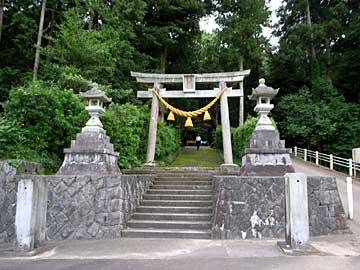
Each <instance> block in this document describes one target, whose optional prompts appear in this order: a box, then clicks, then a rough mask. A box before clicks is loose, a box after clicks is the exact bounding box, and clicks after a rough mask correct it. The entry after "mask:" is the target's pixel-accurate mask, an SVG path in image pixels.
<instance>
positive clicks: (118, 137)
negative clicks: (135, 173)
mask: <svg viewBox="0 0 360 270" xmlns="http://www.w3.org/2000/svg"><path fill="white" fill-rule="evenodd" d="M149 118H150V114H149V111H148V108H147V107H146V106H142V107H140V106H135V105H133V104H129V103H127V104H124V105H119V104H111V105H110V106H109V107H108V109H107V111H106V112H105V113H104V114H103V115H102V116H101V120H102V122H103V124H104V128H105V130H106V131H107V134H108V135H109V136H110V138H111V142H112V143H113V144H114V147H115V150H116V151H117V152H119V160H118V164H119V167H120V168H122V169H128V168H132V167H137V166H140V165H141V164H142V163H144V162H145V158H146V149H147V143H148V132H149ZM179 143H180V139H179V135H178V132H177V130H175V129H174V128H172V127H169V126H167V125H166V124H165V123H164V122H162V121H159V123H158V129H157V144H156V153H155V159H156V161H157V162H159V163H161V164H166V163H168V161H170V160H169V157H171V156H172V155H173V154H174V152H176V151H177V149H178V148H179Z"/></svg>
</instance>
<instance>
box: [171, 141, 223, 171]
mask: <svg viewBox="0 0 360 270" xmlns="http://www.w3.org/2000/svg"><path fill="white" fill-rule="evenodd" d="M222 163H223V160H222V156H221V153H220V152H218V151H217V150H215V149H213V148H211V147H210V146H201V147H200V149H199V151H197V150H196V146H185V147H184V148H182V149H181V151H180V153H179V155H178V156H177V157H176V159H175V160H174V162H173V163H172V164H171V165H170V167H210V168H214V167H219V166H220V165H221V164H222Z"/></svg>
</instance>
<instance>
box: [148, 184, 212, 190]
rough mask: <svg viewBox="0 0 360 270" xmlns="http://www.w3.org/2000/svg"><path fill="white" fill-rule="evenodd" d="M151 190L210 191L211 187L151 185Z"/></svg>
mask: <svg viewBox="0 0 360 270" xmlns="http://www.w3.org/2000/svg"><path fill="white" fill-rule="evenodd" d="M151 188H152V189H188V190H197V189H203V190H205V189H206V190H212V185H153V186H152V187H151Z"/></svg>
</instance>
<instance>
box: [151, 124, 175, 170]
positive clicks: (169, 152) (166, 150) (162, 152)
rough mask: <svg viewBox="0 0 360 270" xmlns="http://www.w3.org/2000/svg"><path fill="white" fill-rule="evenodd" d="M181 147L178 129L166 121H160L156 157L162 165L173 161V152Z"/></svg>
mask: <svg viewBox="0 0 360 270" xmlns="http://www.w3.org/2000/svg"><path fill="white" fill-rule="evenodd" d="M179 148H180V134H179V132H178V130H176V129H175V128H173V127H170V126H167V125H166V123H165V122H163V121H160V122H159V123H158V131H157V137H156V151H155V158H156V160H158V161H159V163H160V165H163V164H166V163H168V162H170V161H171V158H172V156H173V154H174V153H175V152H176V151H177V150H179Z"/></svg>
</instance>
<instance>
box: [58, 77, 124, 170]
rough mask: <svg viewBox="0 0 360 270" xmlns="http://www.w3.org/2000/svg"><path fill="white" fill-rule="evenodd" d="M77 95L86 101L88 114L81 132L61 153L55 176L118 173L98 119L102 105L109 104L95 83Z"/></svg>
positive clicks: (115, 158)
mask: <svg viewBox="0 0 360 270" xmlns="http://www.w3.org/2000/svg"><path fill="white" fill-rule="evenodd" d="M80 95H81V96H82V97H84V98H86V99H87V100H88V105H87V106H86V107H85V109H86V111H87V112H88V113H89V115H90V119H89V120H88V121H87V123H86V126H85V127H84V128H83V129H82V132H81V133H78V134H76V140H73V141H71V146H70V148H67V149H65V150H64V153H65V158H64V162H63V165H62V166H61V168H60V169H59V171H58V172H57V174H59V175H101V174H120V173H121V172H120V169H119V167H118V166H117V158H118V155H119V154H118V153H117V152H115V151H114V146H113V144H112V143H111V142H110V138H109V136H107V135H106V131H105V130H104V129H103V125H102V123H101V121H100V119H99V116H100V114H102V113H104V112H105V109H104V103H107V102H110V101H111V99H110V98H108V97H107V96H106V95H105V94H104V93H103V92H102V91H100V90H99V89H98V86H97V85H96V84H93V85H92V88H91V89H90V90H89V91H87V92H84V93H80Z"/></svg>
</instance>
